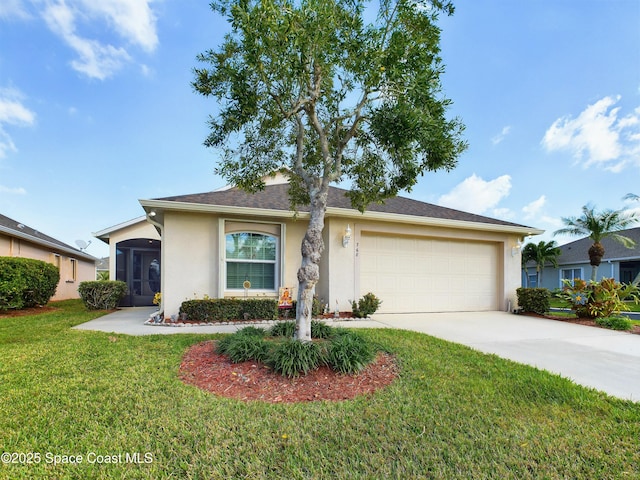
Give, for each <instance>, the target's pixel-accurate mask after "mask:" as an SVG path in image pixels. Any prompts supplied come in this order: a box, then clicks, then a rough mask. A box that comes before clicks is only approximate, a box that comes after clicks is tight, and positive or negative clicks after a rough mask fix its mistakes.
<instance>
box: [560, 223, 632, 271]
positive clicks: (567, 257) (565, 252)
mask: <svg viewBox="0 0 640 480" xmlns="http://www.w3.org/2000/svg"><path fill="white" fill-rule="evenodd" d="M618 233H619V234H620V235H624V236H625V237H629V238H630V239H632V240H634V241H635V242H636V246H635V247H634V248H626V247H625V246H624V245H622V244H621V243H620V242H618V241H616V240H614V239H613V238H611V237H606V238H604V239H603V240H602V242H600V243H602V246H603V247H604V252H605V253H604V257H603V258H602V261H604V262H606V261H608V260H610V261H617V260H640V227H638V228H630V229H628V230H621V231H620V232H618ZM591 245H593V240H591V239H590V238H589V237H587V238H581V239H580V240H576V241H575V242H571V243H567V244H565V245H561V246H560V250H561V251H562V254H561V255H560V256H559V257H558V264H560V265H568V264H574V263H588V262H589V254H588V251H589V248H590V247H591Z"/></svg>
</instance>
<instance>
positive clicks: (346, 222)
mask: <svg viewBox="0 0 640 480" xmlns="http://www.w3.org/2000/svg"><path fill="white" fill-rule="evenodd" d="M345 193H346V191H345V190H343V189H340V188H336V187H331V189H330V192H329V201H328V207H327V211H326V217H325V229H324V243H325V250H324V252H323V255H322V260H321V267H320V280H319V282H318V284H317V285H316V295H317V296H318V297H319V299H320V300H321V301H322V302H323V303H324V304H326V305H328V306H329V308H330V310H331V311H334V310H335V309H336V308H338V309H340V310H351V303H350V302H351V301H352V300H357V299H359V298H360V297H362V296H363V295H365V294H366V293H368V292H373V293H374V294H375V295H377V296H378V297H379V298H380V299H381V300H382V302H383V303H382V306H381V308H380V310H379V311H380V312H394V313H405V312H451V311H474V310H505V309H508V308H510V307H513V306H515V302H516V293H515V291H516V288H518V287H519V286H520V285H521V283H520V280H521V278H520V274H521V265H520V250H519V246H520V245H521V241H522V239H523V238H524V237H525V236H528V235H537V234H540V233H542V231H541V230H537V229H535V228H531V227H527V226H524V225H519V224H516V223H510V222H506V221H502V220H496V219H493V218H488V217H484V216H480V215H475V214H471V213H466V212H461V211H458V210H452V209H449V208H444V207H440V206H436V205H432V204H429V203H424V202H419V201H416V200H412V199H409V198H404V197H397V198H393V199H389V200H387V202H386V203H385V204H382V205H377V204H374V205H370V207H369V209H368V210H367V211H366V212H365V213H364V214H361V213H360V212H358V211H357V210H354V209H353V208H352V207H351V205H350V202H349V199H348V198H347V197H346V196H345ZM140 204H141V205H142V207H143V208H144V210H145V213H146V221H145V220H144V219H142V218H139V219H135V220H132V221H130V222H126V223H124V224H121V225H119V226H115V227H111V228H109V229H106V230H103V231H101V232H97V233H96V234H95V236H96V237H97V238H100V239H102V240H103V241H105V242H107V243H109V245H110V251H111V262H110V264H111V278H120V279H125V278H126V279H127V280H128V282H132V283H130V285H131V286H133V288H132V289H131V287H130V289H131V290H132V291H133V293H132V297H131V298H129V299H127V302H128V304H133V305H136V304H144V302H149V301H150V300H151V298H152V294H153V292H154V291H157V290H156V289H159V290H161V292H162V309H163V311H164V313H165V316H170V315H175V314H177V313H178V311H179V308H180V305H181V304H182V302H183V301H185V300H187V299H194V298H203V297H205V296H208V297H212V298H223V297H238V298H242V297H245V296H248V297H273V298H277V297H278V294H279V291H280V289H285V288H287V289H289V290H288V291H290V292H292V295H291V296H292V297H293V298H295V297H296V295H297V278H296V274H297V270H298V268H299V266H300V260H301V254H300V245H301V241H302V238H303V236H304V233H305V230H306V225H307V219H308V211H306V210H305V208H300V209H299V211H298V212H293V211H291V209H290V203H289V198H288V184H287V183H286V180H285V179H284V178H283V177H281V176H277V177H275V178H273V179H269V180H268V181H267V185H266V187H265V189H264V190H263V191H260V192H257V193H255V194H247V193H245V192H243V191H241V190H239V189H238V188H232V187H225V188H223V189H220V190H217V191H213V192H208V193H199V194H191V195H179V196H173V197H166V198H157V199H150V200H140ZM154 260H156V262H157V263H155V265H157V264H158V263H159V270H160V278H159V279H157V278H156V277H155V275H154V274H153V272H154V269H155V267H154V263H153V261H154ZM134 297H137V298H134Z"/></svg>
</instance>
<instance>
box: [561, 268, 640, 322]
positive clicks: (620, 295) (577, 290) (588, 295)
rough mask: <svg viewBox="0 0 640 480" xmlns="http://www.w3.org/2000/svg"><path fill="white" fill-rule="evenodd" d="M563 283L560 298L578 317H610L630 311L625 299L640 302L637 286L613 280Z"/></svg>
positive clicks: (566, 281)
mask: <svg viewBox="0 0 640 480" xmlns="http://www.w3.org/2000/svg"><path fill="white" fill-rule="evenodd" d="M563 282H564V288H563V289H562V293H561V294H560V297H561V298H563V299H564V300H566V301H567V302H569V304H570V305H571V309H572V310H573V311H575V312H576V315H578V317H586V318H602V317H610V316H612V315H614V314H616V313H620V312H621V311H623V310H629V307H628V306H627V305H626V304H625V302H624V300H625V299H630V300H634V301H635V302H636V303H638V301H639V300H640V291H639V290H638V287H637V285H634V284H628V285H625V284H622V283H619V282H617V281H615V280H614V279H613V278H603V279H602V280H600V282H593V281H590V282H589V283H587V282H585V281H584V280H581V279H575V280H574V281H573V282H570V281H568V280H564V281H563Z"/></svg>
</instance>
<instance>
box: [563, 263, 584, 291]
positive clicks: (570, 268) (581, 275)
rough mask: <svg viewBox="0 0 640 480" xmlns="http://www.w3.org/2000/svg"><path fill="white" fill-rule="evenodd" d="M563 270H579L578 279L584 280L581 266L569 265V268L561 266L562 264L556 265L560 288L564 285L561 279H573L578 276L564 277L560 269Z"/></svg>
mask: <svg viewBox="0 0 640 480" xmlns="http://www.w3.org/2000/svg"><path fill="white" fill-rule="evenodd" d="M563 270H580V280H584V279H585V278H584V268H582V267H577V268H573V267H569V268H562V266H560V267H558V284H559V285H560V288H562V287H563V285H564V284H563V283H562V280H574V279H576V278H578V277H575V276H574V277H573V278H567V279H565V278H564V277H563V276H562V271H563Z"/></svg>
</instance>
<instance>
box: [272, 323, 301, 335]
mask: <svg viewBox="0 0 640 480" xmlns="http://www.w3.org/2000/svg"><path fill="white" fill-rule="evenodd" d="M295 331H296V322H295V321H291V322H280V323H276V324H275V325H273V326H272V327H271V328H270V329H269V335H271V336H272V337H287V338H293V335H294V334H295Z"/></svg>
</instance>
